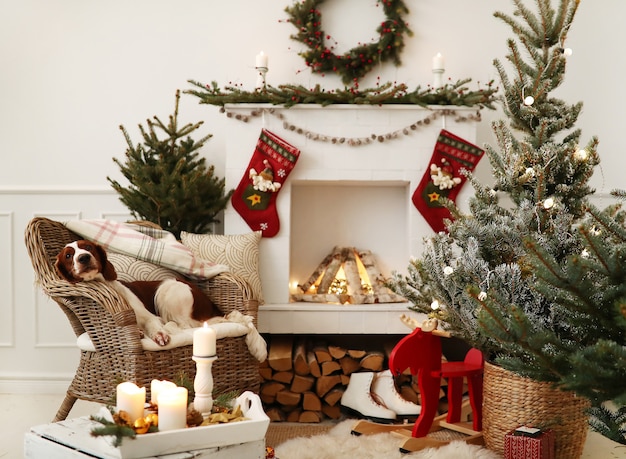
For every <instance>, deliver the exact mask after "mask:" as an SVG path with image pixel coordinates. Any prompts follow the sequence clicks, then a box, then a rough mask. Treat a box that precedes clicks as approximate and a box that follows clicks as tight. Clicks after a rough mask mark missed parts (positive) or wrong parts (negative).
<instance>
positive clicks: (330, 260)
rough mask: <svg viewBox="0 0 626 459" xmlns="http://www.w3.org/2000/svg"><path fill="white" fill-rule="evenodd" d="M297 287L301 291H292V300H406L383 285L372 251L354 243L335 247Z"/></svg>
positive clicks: (342, 302) (329, 301)
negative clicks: (350, 245)
mask: <svg viewBox="0 0 626 459" xmlns="http://www.w3.org/2000/svg"><path fill="white" fill-rule="evenodd" d="M342 275H343V277H341V276H342ZM298 288H299V289H300V290H301V291H302V293H296V294H293V295H291V300H292V301H306V302H312V303H339V304H346V303H351V304H372V303H403V302H406V300H405V299H404V298H403V297H401V296H400V295H397V294H395V293H393V292H392V291H391V290H389V289H388V288H387V287H386V286H385V285H384V278H383V276H382V274H381V273H380V271H379V270H378V268H377V266H376V261H375V259H374V256H373V255H372V253H371V252H370V251H369V250H360V251H359V250H357V249H355V248H354V247H334V248H333V250H332V252H331V253H330V254H328V255H327V256H326V257H324V259H323V260H322V262H321V263H320V264H319V265H318V266H317V268H316V269H315V270H314V271H313V273H312V274H311V276H310V277H309V279H308V280H307V281H306V282H305V283H304V284H299V285H298Z"/></svg>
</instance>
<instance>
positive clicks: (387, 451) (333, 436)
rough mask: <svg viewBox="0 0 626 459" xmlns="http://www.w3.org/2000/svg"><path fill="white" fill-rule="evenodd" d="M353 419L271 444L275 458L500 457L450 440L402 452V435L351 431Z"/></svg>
mask: <svg viewBox="0 0 626 459" xmlns="http://www.w3.org/2000/svg"><path fill="white" fill-rule="evenodd" d="M354 423H355V421H354V420H346V421H343V422H341V423H339V424H337V426H335V427H333V428H332V429H331V430H330V431H329V432H328V433H327V434H324V435H316V436H314V437H310V438H305V437H301V438H293V439H291V440H287V441H285V442H284V443H282V444H280V445H278V446H277V447H276V448H275V453H276V458H277V459H402V458H407V459H408V458H410V459H501V456H500V455H498V454H496V453H495V452H493V451H490V450H488V449H486V448H483V447H481V446H477V445H468V444H467V443H464V442H461V441H454V442H451V443H449V444H447V445H445V446H442V447H441V448H428V449H423V450H421V451H414V452H411V453H407V454H403V453H401V452H400V450H399V446H400V444H401V443H402V439H400V438H398V437H396V436H394V435H392V434H390V433H379V434H375V435H360V436H356V435H352V434H351V433H350V432H351V430H352V426H354Z"/></svg>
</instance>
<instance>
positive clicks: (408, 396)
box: [398, 385, 421, 404]
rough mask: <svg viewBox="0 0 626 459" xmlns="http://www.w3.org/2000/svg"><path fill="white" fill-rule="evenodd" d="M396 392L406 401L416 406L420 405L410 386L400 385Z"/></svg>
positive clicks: (417, 396)
mask: <svg viewBox="0 0 626 459" xmlns="http://www.w3.org/2000/svg"><path fill="white" fill-rule="evenodd" d="M398 392H399V393H400V395H401V396H402V398H403V399H405V400H408V401H409V402H413V403H417V404H419V403H421V402H420V397H419V395H418V393H417V392H415V391H414V390H413V388H412V387H411V386H407V385H402V386H400V388H399V391H398Z"/></svg>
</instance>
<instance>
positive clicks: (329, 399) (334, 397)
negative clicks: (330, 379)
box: [324, 387, 345, 406]
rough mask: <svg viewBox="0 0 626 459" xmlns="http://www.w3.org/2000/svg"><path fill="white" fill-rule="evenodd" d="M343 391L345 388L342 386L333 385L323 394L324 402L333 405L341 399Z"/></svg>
mask: <svg viewBox="0 0 626 459" xmlns="http://www.w3.org/2000/svg"><path fill="white" fill-rule="evenodd" d="M344 392H345V389H344V388H343V387H334V388H333V389H331V390H329V391H328V393H327V394H326V395H324V402H325V403H327V404H328V405H330V406H335V405H336V404H337V402H339V401H340V400H341V397H343V393H344Z"/></svg>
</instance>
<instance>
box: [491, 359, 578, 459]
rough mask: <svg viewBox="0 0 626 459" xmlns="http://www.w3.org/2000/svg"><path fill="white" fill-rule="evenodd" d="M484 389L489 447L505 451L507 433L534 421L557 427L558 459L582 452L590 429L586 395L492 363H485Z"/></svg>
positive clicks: (496, 450)
mask: <svg viewBox="0 0 626 459" xmlns="http://www.w3.org/2000/svg"><path fill="white" fill-rule="evenodd" d="M483 390H484V396H483V400H484V401H483V437H484V439H485V445H486V446H487V448H489V449H490V450H492V451H495V452H497V453H499V454H502V455H504V437H505V435H506V434H507V433H508V432H510V431H511V430H513V429H515V428H517V427H519V426H520V425H532V426H535V427H545V428H551V429H552V430H554V433H555V437H556V438H555V440H556V441H555V450H556V455H555V458H556V459H579V458H580V457H581V456H582V453H583V448H584V445H585V439H586V437H587V430H588V417H587V414H586V409H587V408H588V407H589V402H588V401H587V400H586V399H584V398H581V397H576V396H575V395H574V394H573V393H571V392H563V391H561V390H558V389H554V388H553V387H552V386H551V385H550V384H549V383H545V382H538V381H535V380H532V379H529V378H523V377H521V376H518V375H516V374H515V373H512V372H510V371H508V370H505V369H503V368H501V367H498V366H495V365H492V364H489V363H485V377H484V389H483Z"/></svg>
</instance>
